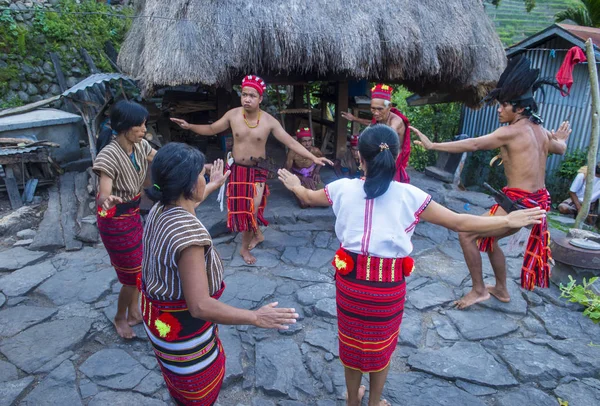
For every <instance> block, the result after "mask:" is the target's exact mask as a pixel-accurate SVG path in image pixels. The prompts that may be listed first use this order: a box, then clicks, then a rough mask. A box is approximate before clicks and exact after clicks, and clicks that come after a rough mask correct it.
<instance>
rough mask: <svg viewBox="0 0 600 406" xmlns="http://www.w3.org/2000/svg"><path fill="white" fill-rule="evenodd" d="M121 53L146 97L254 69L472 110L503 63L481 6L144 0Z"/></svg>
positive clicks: (391, 0)
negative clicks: (443, 99) (388, 90)
mask: <svg viewBox="0 0 600 406" xmlns="http://www.w3.org/2000/svg"><path fill="white" fill-rule="evenodd" d="M138 13H139V16H140V18H137V19H135V20H134V22H133V24H132V27H131V30H130V32H129V34H128V35H127V38H126V40H125V43H124V44H123V46H122V48H121V52H120V54H119V60H118V62H119V64H120V66H121V67H122V68H123V70H124V72H125V73H127V74H129V75H131V76H133V77H134V78H136V79H138V80H140V81H141V85H142V87H143V89H144V91H145V92H147V93H148V92H152V90H153V89H155V88H157V87H160V86H165V85H167V86H174V85H180V84H200V83H201V84H205V85H217V86H229V85H230V84H231V83H232V81H233V80H235V81H236V83H237V80H238V79H239V78H240V77H242V76H243V75H244V74H247V73H255V74H258V75H262V76H264V77H267V78H269V77H277V78H278V79H279V78H285V77H294V78H295V80H297V79H298V78H305V79H308V80H317V79H336V78H338V79H341V78H354V79H360V78H366V79H369V80H380V81H385V82H392V83H401V84H403V85H405V86H407V87H408V88H409V89H410V90H412V91H415V92H417V93H420V94H425V93H428V92H431V91H437V92H438V93H440V92H447V93H452V94H455V95H456V99H457V100H462V101H465V102H467V103H470V104H473V103H474V102H478V101H479V100H480V99H481V97H482V96H483V95H484V94H485V93H486V92H487V90H489V88H490V87H492V86H493V85H494V84H495V82H496V80H497V79H498V78H499V77H500V74H501V73H502V70H503V69H504V66H505V55H504V50H503V48H502V44H501V43H500V40H499V38H498V36H497V35H496V33H495V31H494V27H493V25H492V23H491V21H490V20H489V18H488V17H487V16H486V14H485V12H484V8H483V5H482V3H481V0H344V1H336V0H212V1H202V0H192V1H190V0H170V1H164V0H142V1H140V2H139V4H138Z"/></svg>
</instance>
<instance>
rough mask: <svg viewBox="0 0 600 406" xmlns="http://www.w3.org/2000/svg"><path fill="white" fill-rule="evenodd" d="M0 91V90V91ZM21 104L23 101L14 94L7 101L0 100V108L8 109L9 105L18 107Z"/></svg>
mask: <svg viewBox="0 0 600 406" xmlns="http://www.w3.org/2000/svg"><path fill="white" fill-rule="evenodd" d="M0 92H1V91H0ZM22 105H23V101H22V100H21V99H19V98H18V97H17V96H14V97H12V98H10V99H8V100H7V101H4V102H0V109H9V108H11V107H19V106H22Z"/></svg>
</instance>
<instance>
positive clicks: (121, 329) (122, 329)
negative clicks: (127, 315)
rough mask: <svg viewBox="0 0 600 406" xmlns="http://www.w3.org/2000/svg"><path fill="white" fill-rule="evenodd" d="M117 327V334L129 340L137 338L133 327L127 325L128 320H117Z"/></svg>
mask: <svg viewBox="0 0 600 406" xmlns="http://www.w3.org/2000/svg"><path fill="white" fill-rule="evenodd" d="M115 327H116V328H117V334H118V335H120V336H121V337H123V338H125V339H127V340H130V339H132V338H133V337H135V336H136V335H135V333H134V332H133V329H132V328H131V326H130V325H129V324H128V323H127V319H117V318H115Z"/></svg>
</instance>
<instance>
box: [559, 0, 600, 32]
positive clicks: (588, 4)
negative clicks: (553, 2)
mask: <svg viewBox="0 0 600 406" xmlns="http://www.w3.org/2000/svg"><path fill="white" fill-rule="evenodd" d="M555 19H556V22H557V23H560V22H562V21H565V20H571V21H573V22H574V23H575V24H577V25H583V26H586V27H596V28H598V27H600V0H579V1H578V2H577V3H576V4H575V5H573V6H571V7H568V8H567V9H565V10H562V11H560V12H558V13H556V15H555Z"/></svg>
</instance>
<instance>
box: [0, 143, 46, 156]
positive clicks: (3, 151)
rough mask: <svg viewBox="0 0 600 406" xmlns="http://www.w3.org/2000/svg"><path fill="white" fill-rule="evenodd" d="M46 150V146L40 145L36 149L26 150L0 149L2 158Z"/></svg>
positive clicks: (27, 148)
mask: <svg viewBox="0 0 600 406" xmlns="http://www.w3.org/2000/svg"><path fill="white" fill-rule="evenodd" d="M44 148H48V147H47V146H45V145H38V146H36V147H25V148H0V156H7V155H19V154H24V153H26V152H33V151H37V150H39V149H44Z"/></svg>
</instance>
